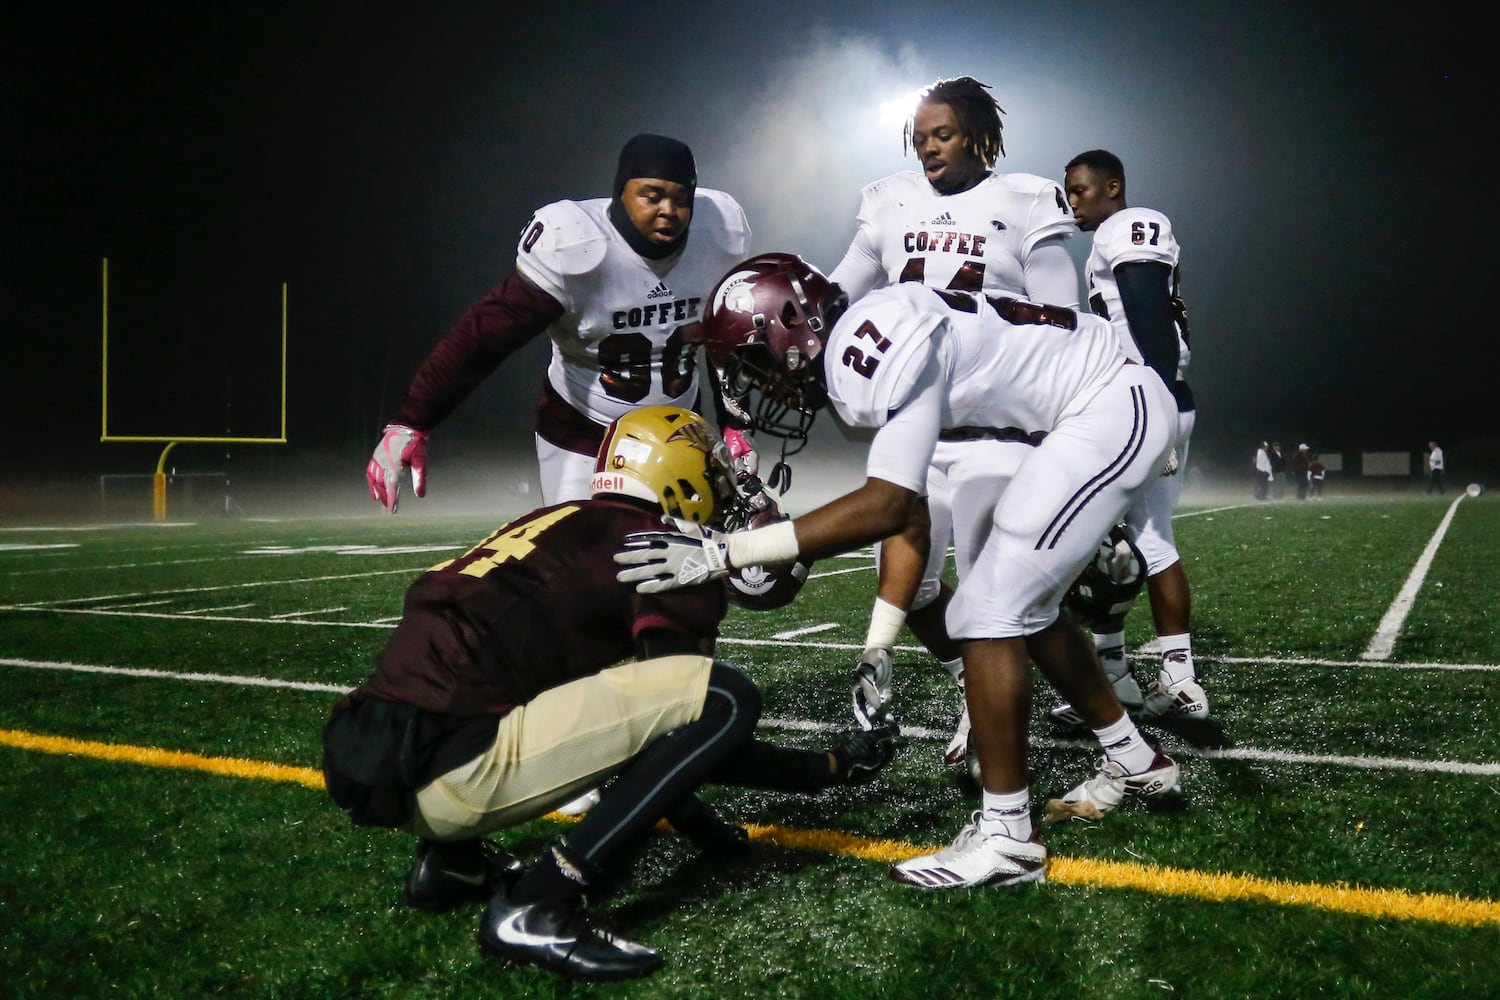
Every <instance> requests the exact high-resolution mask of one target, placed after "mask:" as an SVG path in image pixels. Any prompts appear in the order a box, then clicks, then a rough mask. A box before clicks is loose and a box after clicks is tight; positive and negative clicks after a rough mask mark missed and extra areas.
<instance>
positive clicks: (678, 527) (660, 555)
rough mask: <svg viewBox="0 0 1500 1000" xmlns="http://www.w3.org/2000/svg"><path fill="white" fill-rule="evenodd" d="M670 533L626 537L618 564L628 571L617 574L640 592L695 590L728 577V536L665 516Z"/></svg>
mask: <svg viewBox="0 0 1500 1000" xmlns="http://www.w3.org/2000/svg"><path fill="white" fill-rule="evenodd" d="M662 520H663V521H664V522H665V523H666V524H667V525H668V527H669V528H670V529H671V530H668V531H635V532H631V533H630V534H628V535H626V536H625V548H624V549H622V550H621V551H619V552H616V553H615V562H617V563H619V564H620V565H621V566H624V567H625V568H624V569H622V570H620V571H619V572H617V573H616V574H615V579H617V580H619V581H620V582H621V583H633V584H635V589H636V591H637V592H638V593H642V594H656V593H660V592H661V591H664V590H678V589H681V588H682V587H692V586H696V585H697V584H700V583H706V582H707V581H709V580H716V579H718V578H719V577H722V576H728V575H729V551H728V550H729V544H728V542H727V541H726V539H727V537H728V536H727V534H726V533H725V532H722V531H715V530H713V529H712V528H706V527H704V526H703V525H701V524H697V523H696V522H693V521H685V520H683V519H682V518H680V517H664V518H662Z"/></svg>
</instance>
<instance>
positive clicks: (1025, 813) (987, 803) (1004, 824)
mask: <svg viewBox="0 0 1500 1000" xmlns="http://www.w3.org/2000/svg"><path fill="white" fill-rule="evenodd" d="M1031 829H1032V828H1031V792H1030V791H1029V790H1028V789H1025V788H1023V789H1021V790H1020V791H1019V792H990V791H986V792H985V793H984V794H983V796H982V805H981V807H980V812H979V832H980V833H983V834H992V833H1003V834H1005V835H1006V836H1007V837H1012V838H1014V839H1016V840H1030V839H1031Z"/></svg>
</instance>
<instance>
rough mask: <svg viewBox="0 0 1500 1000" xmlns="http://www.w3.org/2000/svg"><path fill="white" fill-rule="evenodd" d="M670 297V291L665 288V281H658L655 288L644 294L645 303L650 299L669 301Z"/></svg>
mask: <svg viewBox="0 0 1500 1000" xmlns="http://www.w3.org/2000/svg"><path fill="white" fill-rule="evenodd" d="M671 297H672V289H670V288H668V287H667V283H666V282H665V281H658V282H657V283H656V287H655V288H653V289H651V291H649V292H647V293H646V301H647V302H650V301H651V300H652V299H670V298H671Z"/></svg>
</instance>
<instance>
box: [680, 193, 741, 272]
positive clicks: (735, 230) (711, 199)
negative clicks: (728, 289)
mask: <svg viewBox="0 0 1500 1000" xmlns="http://www.w3.org/2000/svg"><path fill="white" fill-rule="evenodd" d="M688 232H689V233H691V234H692V236H693V238H694V239H705V240H707V241H708V242H709V243H712V244H713V245H714V246H715V247H717V248H718V249H720V250H722V251H724V252H725V253H727V254H729V255H730V256H732V257H734V258H736V259H739V258H742V257H745V256H746V255H748V254H749V253H750V222H749V220H748V219H746V218H745V210H744V209H743V208H741V207H740V203H739V202H737V201H735V200H734V197H733V196H732V195H729V194H726V193H724V192H723V191H716V190H714V189H713V188H699V189H698V190H697V191H696V192H694V196H693V221H692V223H691V225H690V226H689V229H688Z"/></svg>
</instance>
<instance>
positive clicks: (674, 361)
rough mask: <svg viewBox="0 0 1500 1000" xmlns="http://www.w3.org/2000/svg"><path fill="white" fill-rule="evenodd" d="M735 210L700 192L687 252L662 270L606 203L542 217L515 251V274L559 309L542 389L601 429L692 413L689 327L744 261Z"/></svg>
mask: <svg viewBox="0 0 1500 1000" xmlns="http://www.w3.org/2000/svg"><path fill="white" fill-rule="evenodd" d="M749 244H750V227H749V224H748V222H747V221H746V219H745V213H744V210H743V209H741V208H740V206H739V203H738V202H736V201H735V200H734V198H732V197H730V196H729V195H728V194H725V193H724V192H722V191H715V190H712V189H709V188H698V189H697V191H696V193H695V197H694V200H693V220H692V225H691V228H690V230H689V239H688V241H687V245H686V246H684V247H683V248H682V250H681V252H679V253H677V254H674V255H673V256H671V257H667V258H664V259H662V260H658V261H652V260H647V259H645V258H644V257H641V256H640V255H639V254H637V253H636V252H635V251H634V250H632V249H631V248H630V245H629V244H628V243H626V242H625V239H624V238H623V237H622V236H621V235H620V234H619V232H618V231H617V230H616V229H615V227H614V225H613V224H612V223H611V222H610V220H609V199H608V198H595V199H591V200H587V201H558V202H553V203H552V204H550V205H546V206H544V207H543V208H541V209H539V210H538V211H537V212H536V214H535V215H533V216H532V217H531V220H530V221H529V222H528V223H527V224H526V228H525V229H523V230H522V232H521V240H520V243H519V245H518V247H517V249H516V270H517V271H519V272H520V273H521V274H522V275H524V276H525V277H526V278H528V279H529V280H530V281H531V282H532V283H533V284H535V285H536V286H537V287H538V288H540V289H541V290H542V291H544V292H546V293H547V294H548V295H550V296H551V297H552V298H554V299H556V300H557V302H558V303H559V304H560V305H561V306H562V307H563V315H562V316H561V317H560V318H559V319H557V320H556V321H555V322H554V323H553V324H552V325H551V326H550V327H548V329H547V335H548V336H549V337H550V338H551V339H552V362H551V364H550V365H549V366H548V368H547V380H548V382H549V383H550V384H551V386H552V388H553V389H554V390H555V391H556V392H557V394H558V395H559V396H561V397H562V398H563V399H564V400H565V401H566V402H567V403H568V404H569V405H571V406H572V407H573V408H574V409H575V410H577V411H579V412H580V413H584V414H587V415H588V417H589V418H590V419H592V420H593V421H595V422H597V423H600V424H607V423H609V422H610V421H611V420H613V419H615V418H616V417H618V416H620V415H621V414H623V413H625V412H626V411H628V410H630V409H633V408H634V407H636V406H646V405H652V404H658V403H666V404H673V405H677V406H684V407H688V408H692V406H693V404H694V402H695V400H696V396H697V392H698V371H697V365H696V364H695V363H694V359H695V355H694V353H693V351H692V350H691V349H690V346H689V345H690V343H691V339H692V338H691V337H690V336H689V334H691V333H692V332H693V331H692V329H691V328H692V327H694V326H695V325H696V324H698V323H699V322H700V321H701V320H702V314H703V303H704V300H705V298H706V297H707V295H708V292H709V290H710V289H712V288H713V286H714V283H715V282H717V281H718V280H719V278H720V277H722V276H723V274H724V272H725V271H727V270H729V268H730V267H731V266H732V265H734V264H735V263H736V262H737V261H739V260H741V259H742V258H743V257H744V256H745V255H746V253H747V252H748V247H749Z"/></svg>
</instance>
